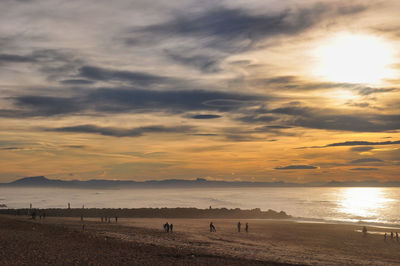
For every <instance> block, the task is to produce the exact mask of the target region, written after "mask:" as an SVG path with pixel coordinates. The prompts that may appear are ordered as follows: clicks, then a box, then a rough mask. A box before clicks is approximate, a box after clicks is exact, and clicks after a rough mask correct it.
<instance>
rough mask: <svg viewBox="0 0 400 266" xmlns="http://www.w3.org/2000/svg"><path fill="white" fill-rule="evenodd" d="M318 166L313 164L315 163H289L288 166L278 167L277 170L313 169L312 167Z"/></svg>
mask: <svg viewBox="0 0 400 266" xmlns="http://www.w3.org/2000/svg"><path fill="white" fill-rule="evenodd" d="M317 168H318V167H316V166H313V165H304V164H300V165H287V166H282V167H276V168H275V170H311V169H317Z"/></svg>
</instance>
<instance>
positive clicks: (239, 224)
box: [237, 222, 242, 233]
mask: <svg viewBox="0 0 400 266" xmlns="http://www.w3.org/2000/svg"><path fill="white" fill-rule="evenodd" d="M241 226H242V224H241V223H240V222H238V223H237V229H238V232H239V233H240V227H241Z"/></svg>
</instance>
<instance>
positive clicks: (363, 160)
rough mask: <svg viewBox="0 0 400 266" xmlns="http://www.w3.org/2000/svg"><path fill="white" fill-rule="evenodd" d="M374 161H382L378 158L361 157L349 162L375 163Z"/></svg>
mask: <svg viewBox="0 0 400 266" xmlns="http://www.w3.org/2000/svg"><path fill="white" fill-rule="evenodd" d="M375 162H383V161H382V160H381V159H378V158H362V159H357V160H353V161H351V162H350V163H375Z"/></svg>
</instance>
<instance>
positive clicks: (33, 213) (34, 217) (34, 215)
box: [32, 211, 36, 220]
mask: <svg viewBox="0 0 400 266" xmlns="http://www.w3.org/2000/svg"><path fill="white" fill-rule="evenodd" d="M32 219H33V220H35V219H36V212H35V211H34V212H32Z"/></svg>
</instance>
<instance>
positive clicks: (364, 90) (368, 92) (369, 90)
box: [357, 87, 396, 96]
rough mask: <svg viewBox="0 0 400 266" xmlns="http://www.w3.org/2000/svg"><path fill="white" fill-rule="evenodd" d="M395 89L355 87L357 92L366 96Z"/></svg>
mask: <svg viewBox="0 0 400 266" xmlns="http://www.w3.org/2000/svg"><path fill="white" fill-rule="evenodd" d="M395 90H396V89H394V88H384V89H377V88H369V87H367V88H362V89H357V91H358V94H360V95H363V96H367V95H371V94H375V93H385V92H392V91H395Z"/></svg>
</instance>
